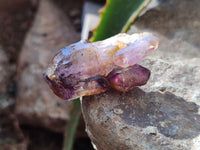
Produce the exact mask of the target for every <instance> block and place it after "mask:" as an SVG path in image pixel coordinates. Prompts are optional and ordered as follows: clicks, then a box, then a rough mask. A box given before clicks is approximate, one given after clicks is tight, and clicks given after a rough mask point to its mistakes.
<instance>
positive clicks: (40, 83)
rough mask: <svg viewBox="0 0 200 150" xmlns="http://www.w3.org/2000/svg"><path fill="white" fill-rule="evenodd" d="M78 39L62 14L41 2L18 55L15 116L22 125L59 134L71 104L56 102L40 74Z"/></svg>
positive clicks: (67, 116)
mask: <svg viewBox="0 0 200 150" xmlns="http://www.w3.org/2000/svg"><path fill="white" fill-rule="evenodd" d="M79 39H80V34H78V33H76V32H75V30H74V29H73V27H72V26H71V24H70V22H69V19H68V18H67V17H66V16H65V15H64V14H63V13H62V11H61V10H60V9H59V8H57V7H56V6H55V5H53V4H52V3H51V2H50V1H48V0H42V1H40V3H39V8H38V11H37V14H36V17H35V20H34V23H33V26H32V28H31V29H30V31H29V32H28V34H27V36H26V39H25V42H24V45H23V48H22V52H21V54H20V58H19V62H18V68H17V70H18V71H17V74H18V83H17V84H18V94H17V101H16V110H15V111H16V114H17V116H18V119H19V121H20V123H21V124H30V125H34V126H40V127H46V128H49V129H51V130H53V131H58V132H62V131H64V127H65V124H66V121H67V120H68V118H69V111H70V108H71V103H70V102H68V103H66V102H65V101H62V100H60V99H59V98H57V97H56V96H55V95H54V94H53V93H52V92H51V90H50V89H49V88H48V86H47V85H46V83H45V82H44V80H43V71H44V68H46V67H47V64H48V62H49V61H50V59H51V58H52V57H53V55H55V53H56V52H57V51H58V50H59V49H61V48H63V47H65V46H66V45H69V44H71V43H74V42H76V41H78V40H79Z"/></svg>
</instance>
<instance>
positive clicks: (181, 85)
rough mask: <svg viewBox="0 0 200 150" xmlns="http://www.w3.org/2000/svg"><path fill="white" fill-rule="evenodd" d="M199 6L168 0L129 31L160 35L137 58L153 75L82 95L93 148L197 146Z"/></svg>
mask: <svg viewBox="0 0 200 150" xmlns="http://www.w3.org/2000/svg"><path fill="white" fill-rule="evenodd" d="M198 6H200V2H199V1H198V0H191V1H187V0H183V1H181V3H180V1H179V0H169V1H167V2H165V3H163V4H161V5H160V6H157V7H155V8H153V9H151V10H149V11H147V12H146V13H145V14H144V15H142V16H141V17H140V18H139V19H138V20H137V22H136V23H135V24H134V25H133V26H132V27H131V29H130V31H129V32H128V33H129V34H133V33H137V32H144V31H147V32H151V33H153V34H154V35H156V36H157V37H159V39H160V42H159V43H160V44H159V48H158V50H157V51H156V52H155V53H153V54H152V55H151V56H149V57H147V58H145V59H144V60H143V61H142V62H141V63H140V65H142V66H144V67H146V68H148V69H149V70H150V71H151V76H150V79H149V81H148V82H147V84H146V85H144V86H141V87H137V88H134V89H132V90H130V91H128V92H126V93H122V92H118V91H115V90H113V89H112V90H110V91H107V92H106V93H102V94H99V95H94V96H88V97H83V100H82V111H83V116H84V120H85V122H86V131H87V133H88V135H89V137H90V138H91V140H92V142H93V144H94V145H95V147H96V149H98V150H109V149H118V150H124V149H126V150H129V149H130V150H132V149H134V150H137V149H138V150H141V149H143V150H151V149H167V150H174V149H176V150H198V149H199V147H200V112H199V108H200V90H199V89H200V76H199V74H200V45H199V42H198V41H199V40H200V36H199V35H200V30H199V27H200V24H199V18H200V14H199V13H198V9H197V8H198ZM177 12H178V13H177ZM185 14H191V15H185Z"/></svg>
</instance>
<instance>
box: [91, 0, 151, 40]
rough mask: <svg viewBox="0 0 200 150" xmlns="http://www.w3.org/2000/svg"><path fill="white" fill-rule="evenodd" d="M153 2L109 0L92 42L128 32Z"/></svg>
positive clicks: (145, 0)
mask: <svg viewBox="0 0 200 150" xmlns="http://www.w3.org/2000/svg"><path fill="white" fill-rule="evenodd" d="M150 1H151V0H107V2H106V5H105V6H104V8H103V10H102V11H101V12H100V16H101V21H100V23H99V25H98V27H97V28H96V29H95V31H94V35H93V37H92V39H91V41H93V42H94V41H99V40H103V39H106V38H108V37H111V36H113V35H115V34H117V33H120V32H127V30H128V29H129V27H130V25H131V24H132V23H133V22H134V21H135V19H136V18H137V17H138V15H139V14H140V13H141V11H142V10H143V9H144V8H145V7H146V6H147V5H148V4H149V3H150Z"/></svg>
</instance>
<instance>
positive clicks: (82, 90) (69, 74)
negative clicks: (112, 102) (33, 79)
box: [44, 33, 158, 100]
mask: <svg viewBox="0 0 200 150" xmlns="http://www.w3.org/2000/svg"><path fill="white" fill-rule="evenodd" d="M157 47H158V38H157V37H155V36H153V35H151V34H150V33H141V34H132V35H128V34H118V35H116V36H113V37H111V38H108V39H106V40H103V41H98V42H94V43H90V42H88V41H86V40H81V41H80V42H77V43H75V44H71V45H69V46H68V47H66V48H64V49H61V50H60V51H59V52H58V53H57V54H56V55H55V56H54V58H53V60H52V62H51V63H50V64H49V66H48V68H47V70H46V72H45V73H44V79H45V80H46V82H47V83H48V85H49V86H50V87H51V89H52V90H53V92H54V93H55V94H56V95H57V96H59V97H61V98H62V99H66V100H71V99H75V98H78V97H81V96H85V95H93V94H98V93H101V92H105V91H106V90H108V89H109V88H110V87H113V88H115V89H117V90H120V91H127V90H129V89H131V88H133V87H135V86H141V85H144V84H146V82H147V81H148V79H149V76H150V71H149V70H148V69H146V68H144V67H142V66H140V65H137V63H138V62H140V61H141V60H142V59H144V58H145V57H146V56H147V55H149V54H150V53H151V52H152V51H154V50H156V49H157Z"/></svg>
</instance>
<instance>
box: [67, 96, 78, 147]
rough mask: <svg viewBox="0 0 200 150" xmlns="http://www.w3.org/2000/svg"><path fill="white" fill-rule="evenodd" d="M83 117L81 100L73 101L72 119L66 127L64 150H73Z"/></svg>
mask: <svg viewBox="0 0 200 150" xmlns="http://www.w3.org/2000/svg"><path fill="white" fill-rule="evenodd" d="M80 117H81V104H80V99H79V98H78V99H76V100H73V107H72V109H71V112H70V118H69V121H68V123H67V126H66V130H65V135H64V136H65V137H64V142H63V150H72V149H73V144H74V140H75V135H76V131H77V128H78V124H79V120H80Z"/></svg>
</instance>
